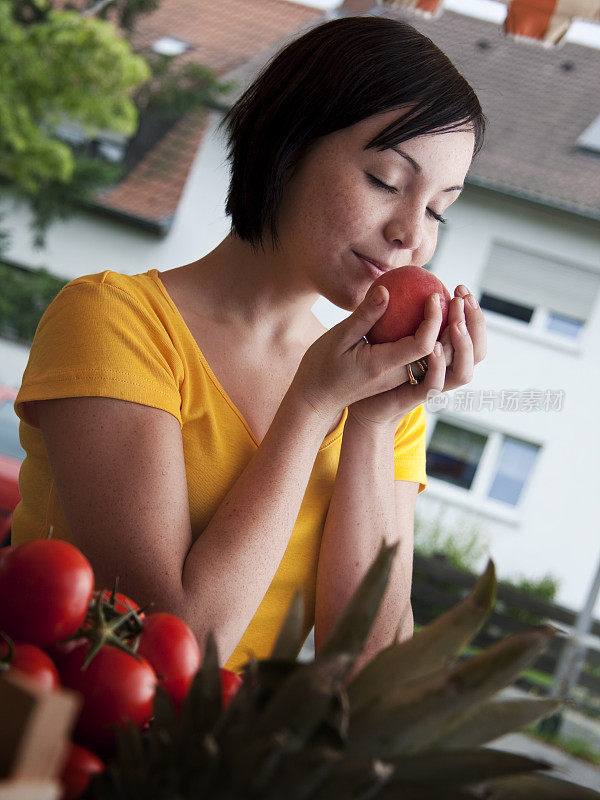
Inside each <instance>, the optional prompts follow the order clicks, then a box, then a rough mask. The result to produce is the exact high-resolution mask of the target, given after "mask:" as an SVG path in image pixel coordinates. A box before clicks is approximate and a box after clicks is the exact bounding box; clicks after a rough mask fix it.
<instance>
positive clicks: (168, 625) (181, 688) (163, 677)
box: [137, 612, 201, 708]
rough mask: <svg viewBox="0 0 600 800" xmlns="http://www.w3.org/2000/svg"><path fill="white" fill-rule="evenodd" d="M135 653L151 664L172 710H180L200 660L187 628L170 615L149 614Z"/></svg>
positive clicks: (189, 629) (195, 644) (191, 633)
mask: <svg viewBox="0 0 600 800" xmlns="http://www.w3.org/2000/svg"><path fill="white" fill-rule="evenodd" d="M137 652H138V653H139V654H140V655H142V656H144V658H147V659H148V661H149V662H150V663H151V664H152V666H153V667H154V671H155V672H156V674H157V676H158V679H159V681H160V683H161V685H162V686H163V687H164V689H165V690H166V691H167V693H168V694H169V695H170V697H171V699H172V700H173V703H174V704H175V707H176V708H181V705H182V703H183V700H184V698H185V696H186V694H187V691H188V689H189V688H190V684H191V682H192V680H193V678H194V675H195V674H196V672H198V669H199V667H200V660H201V654H200V647H199V646H198V641H197V640H196V637H195V636H194V633H193V631H192V630H191V628H189V627H188V626H187V625H186V623H185V622H184V621H183V620H182V619H180V618H179V617H176V616H174V615H173V614H165V613H162V612H158V613H156V614H149V615H148V616H147V617H146V619H145V620H144V629H143V630H142V634H141V636H140V643H139V646H138V650H137Z"/></svg>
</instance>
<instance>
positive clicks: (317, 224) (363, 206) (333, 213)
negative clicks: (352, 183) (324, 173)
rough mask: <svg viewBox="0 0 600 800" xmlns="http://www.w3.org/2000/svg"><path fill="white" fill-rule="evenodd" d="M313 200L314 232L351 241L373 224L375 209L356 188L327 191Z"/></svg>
mask: <svg viewBox="0 0 600 800" xmlns="http://www.w3.org/2000/svg"><path fill="white" fill-rule="evenodd" d="M314 200H315V202H314V205H313V206H312V213H311V217H312V229H313V234H314V235H315V236H318V237H323V238H325V239H333V240H343V241H344V242H350V243H351V242H352V240H355V239H356V236H357V235H360V234H361V233H362V234H364V233H366V232H367V230H368V229H369V228H370V227H372V226H373V224H374V221H375V214H374V209H371V208H369V206H368V205H367V203H366V202H365V197H364V195H362V196H361V195H358V196H357V194H356V191H355V190H354V191H350V190H349V191H343V190H340V191H338V192H326V193H324V194H322V195H321V196H320V198H319V199H317V198H316V197H315V198H314Z"/></svg>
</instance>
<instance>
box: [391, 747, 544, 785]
mask: <svg viewBox="0 0 600 800" xmlns="http://www.w3.org/2000/svg"><path fill="white" fill-rule="evenodd" d="M390 763H392V764H393V766H394V775H393V777H392V779H391V781H390V783H391V784H393V783H395V784H396V785H398V784H400V785H402V786H405V785H406V784H408V785H411V784H417V785H424V786H438V787H446V786H457V787H459V786H463V785H464V784H471V783H475V782H476V781H482V780H486V779H489V778H496V777H498V776H501V775H514V774H515V773H518V772H532V771H533V770H537V769H551V768H552V765H551V764H549V763H548V762H546V761H534V760H533V759H531V758H526V757H525V756H519V755H515V754H514V753H505V752H503V751H500V750H489V749H486V748H484V747H480V748H477V749H472V750H457V751H453V752H452V753H449V752H446V753H422V754H419V755H412V756H399V757H398V758H394V759H392V760H391V762H390Z"/></svg>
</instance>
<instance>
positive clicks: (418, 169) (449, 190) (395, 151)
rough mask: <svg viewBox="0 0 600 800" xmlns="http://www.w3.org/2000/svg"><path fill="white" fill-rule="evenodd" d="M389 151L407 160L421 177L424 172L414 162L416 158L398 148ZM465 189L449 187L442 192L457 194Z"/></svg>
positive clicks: (462, 187)
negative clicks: (456, 192)
mask: <svg viewBox="0 0 600 800" xmlns="http://www.w3.org/2000/svg"><path fill="white" fill-rule="evenodd" d="M389 149H390V150H393V151H394V153H398V155H399V156H402V158H405V159H406V160H407V161H408V163H409V164H410V165H411V166H412V168H413V169H414V171H415V172H416V173H417V175H419V174H420V173H421V172H422V171H423V170H422V168H421V165H420V164H417V162H416V161H415V160H414V158H411V157H410V156H409V155H408V153H405V152H404V150H400V149H399V148H398V147H390V148H389ZM464 188H465V187H464V185H463V186H449V187H448V188H447V189H442V191H443V192H455V191H457V190H458V191H459V192H462V190H463V189H464Z"/></svg>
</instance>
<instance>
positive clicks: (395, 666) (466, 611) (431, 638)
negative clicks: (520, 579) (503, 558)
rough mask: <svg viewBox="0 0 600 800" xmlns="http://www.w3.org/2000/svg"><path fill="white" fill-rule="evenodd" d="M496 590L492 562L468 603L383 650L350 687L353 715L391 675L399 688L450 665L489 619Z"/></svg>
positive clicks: (457, 606)
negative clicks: (408, 637)
mask: <svg viewBox="0 0 600 800" xmlns="http://www.w3.org/2000/svg"><path fill="white" fill-rule="evenodd" d="M496 589H497V581H496V573H495V568H494V564H493V562H492V561H491V560H490V561H489V562H488V564H487V567H486V569H485V572H484V573H483V574H482V575H481V577H480V578H479V580H478V581H477V582H476V584H475V586H474V587H473V589H472V591H471V592H470V593H469V594H468V595H467V597H465V599H464V600H462V601H461V602H460V603H458V604H457V605H455V606H454V607H453V608H451V609H450V610H449V611H447V612H446V613H445V614H442V616H440V617H438V618H437V619H436V620H434V621H433V622H431V623H429V625H426V626H425V627H424V628H421V630H420V631H418V632H417V633H415V635H414V636H413V637H412V639H408V640H407V641H405V642H397V643H393V644H392V645H390V646H389V647H387V648H386V649H385V650H382V651H381V652H380V653H378V654H377V655H376V656H375V657H374V658H373V659H372V660H371V661H370V662H369V663H368V664H367V665H366V667H365V668H364V669H362V670H361V671H360V672H359V673H358V674H357V675H356V676H355V677H354V678H353V680H352V681H351V682H350V684H349V685H348V698H349V700H350V711H351V714H354V713H356V711H358V709H360V708H361V707H363V706H366V705H368V704H369V703H371V702H373V701H374V700H376V698H377V697H378V695H379V694H380V693H381V692H383V691H386V687H387V686H388V683H389V678H390V675H393V676H394V686H395V687H398V686H401V685H402V684H404V683H408V682H409V681H412V680H416V679H417V678H421V677H423V676H425V675H429V674H431V673H433V672H435V671H436V670H438V669H440V668H442V667H443V666H444V665H446V664H449V663H450V662H451V661H452V660H453V659H454V658H455V657H456V656H458V655H459V653H461V652H462V650H463V649H464V648H465V647H466V646H467V645H468V644H469V642H470V641H471V640H472V639H473V637H474V636H475V635H476V633H477V632H478V631H479V630H480V629H481V627H482V625H483V624H484V623H485V621H486V620H487V619H488V617H489V615H490V613H491V611H492V608H493V605H494V599H495V597H496Z"/></svg>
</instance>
